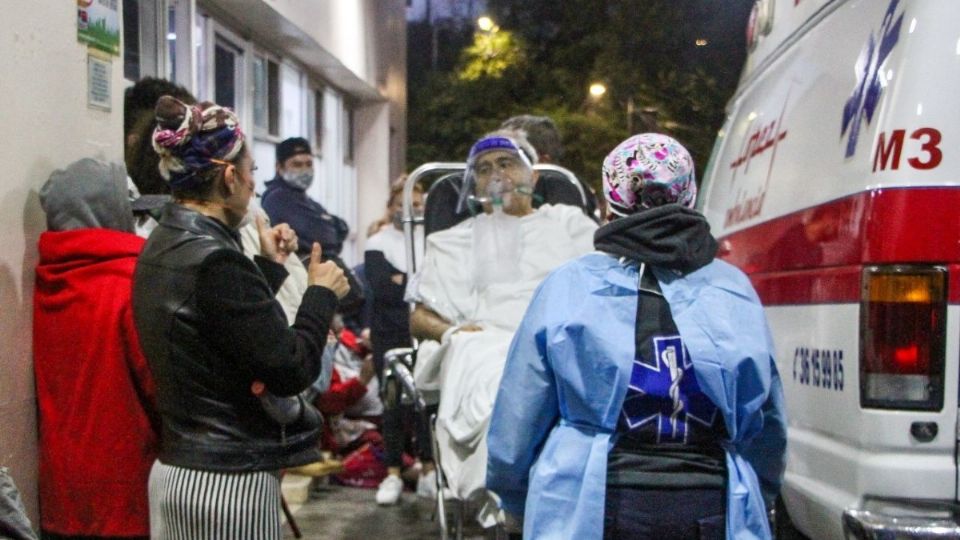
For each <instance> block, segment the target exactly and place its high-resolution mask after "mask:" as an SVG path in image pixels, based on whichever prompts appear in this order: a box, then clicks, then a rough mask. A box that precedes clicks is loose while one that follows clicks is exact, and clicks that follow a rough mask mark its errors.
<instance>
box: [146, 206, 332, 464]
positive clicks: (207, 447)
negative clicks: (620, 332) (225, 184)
mask: <svg viewBox="0 0 960 540" xmlns="http://www.w3.org/2000/svg"><path fill="white" fill-rule="evenodd" d="M285 277H286V271H285V270H284V269H283V267H282V265H279V264H277V263H274V262H272V261H269V260H267V259H262V258H257V259H256V264H254V262H251V261H250V260H249V259H247V258H246V257H244V256H243V253H242V251H241V248H240V242H239V241H238V239H237V237H236V233H235V232H234V231H232V230H231V229H229V228H228V227H227V226H225V225H224V224H223V223H221V222H219V221H218V220H216V219H213V218H210V217H207V216H204V215H202V214H200V213H197V212H195V211H193V210H190V209H188V208H185V207H183V206H180V205H178V204H174V203H170V204H168V205H167V206H166V207H165V208H164V209H163V214H162V216H161V218H160V222H159V225H158V226H157V228H156V229H155V230H154V231H153V233H152V234H151V236H150V238H149V240H148V241H147V243H146V246H145V247H144V251H143V253H142V254H141V255H140V258H139V260H138V262H137V269H136V273H135V275H134V286H133V308H134V317H135V320H136V325H137V331H138V333H139V336H140V343H141V345H142V347H143V352H144V354H145V356H146V358H147V362H148V363H149V365H150V369H151V371H152V372H153V376H154V379H155V381H156V385H157V401H158V406H159V409H160V414H161V418H162V421H163V432H162V437H161V451H160V455H159V459H160V461H161V462H163V463H165V464H168V465H174V466H180V467H187V468H194V469H202V470H213V471H222V472H228V471H262V470H276V469H281V468H285V467H291V466H295V465H301V464H304V463H309V462H312V461H316V460H318V459H319V458H320V455H319V451H318V449H317V440H318V437H319V431H320V430H319V428H320V424H319V417H318V415H316V410H315V409H313V408H312V407H306V408H305V409H304V410H305V414H303V415H302V416H301V418H300V419H299V420H297V421H296V422H294V423H292V424H289V425H287V426H285V427H283V426H280V425H279V424H277V423H276V422H275V421H273V420H271V419H270V417H268V416H267V414H266V413H265V412H264V410H263V408H262V406H261V404H260V402H259V400H258V398H256V397H255V396H254V395H253V394H252V393H251V389H250V388H251V384H252V382H253V381H255V380H260V381H263V382H264V383H265V384H266V386H267V388H268V389H269V390H270V391H271V392H273V393H274V394H278V395H293V394H296V393H297V392H300V391H301V390H303V389H305V388H307V387H308V386H309V385H310V384H311V383H312V382H313V381H314V380H316V378H317V376H318V374H319V373H320V367H321V359H322V356H323V354H322V353H323V347H324V345H325V343H326V338H327V332H328V328H329V324H330V320H331V318H332V316H333V312H334V310H335V309H336V307H337V299H336V296H335V295H334V293H333V292H332V291H330V290H329V289H326V288H323V287H318V286H311V287H308V289H307V292H306V294H305V295H304V298H303V303H302V304H301V306H300V309H299V311H298V313H297V318H296V321H295V322H294V325H293V326H292V327H289V326H287V322H286V319H285V317H284V315H283V311H282V309H281V308H280V305H279V304H277V302H276V301H275V300H274V299H273V294H274V292H275V290H276V288H277V287H279V286H280V284H281V283H282V282H283V279H284V278H285Z"/></svg>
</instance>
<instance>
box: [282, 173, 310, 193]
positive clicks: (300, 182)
mask: <svg viewBox="0 0 960 540" xmlns="http://www.w3.org/2000/svg"><path fill="white" fill-rule="evenodd" d="M280 177H281V178H283V181H284V182H286V183H288V184H290V185H291V186H293V187H295V188H297V189H300V190H306V189H307V188H308V187H310V184H312V183H313V170H312V169H306V170H303V171H298V172H292V171H291V172H285V173H282V174H281V175H280Z"/></svg>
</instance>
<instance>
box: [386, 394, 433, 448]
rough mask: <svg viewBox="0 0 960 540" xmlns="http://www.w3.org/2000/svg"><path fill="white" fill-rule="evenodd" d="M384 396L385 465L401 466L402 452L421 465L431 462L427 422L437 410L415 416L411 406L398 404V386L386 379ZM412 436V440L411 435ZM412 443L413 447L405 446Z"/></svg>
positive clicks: (428, 425)
mask: <svg viewBox="0 0 960 540" xmlns="http://www.w3.org/2000/svg"><path fill="white" fill-rule="evenodd" d="M385 385H386V387H385V391H384V393H383V426H382V433H383V446H384V450H385V452H384V453H385V455H384V464H385V465H386V466H387V467H401V466H403V452H404V451H405V450H407V451H410V452H412V453H415V454H416V455H417V457H419V458H420V459H421V460H424V461H432V460H433V446H432V444H431V439H430V424H429V422H428V421H427V418H429V417H430V415H431V414H433V413H436V412H437V406H436V405H432V406H427V410H426V412H425V413H424V414H420V413H417V412H416V410H414V408H413V406H412V405H402V404H401V403H400V392H399V388H398V386H399V385H398V384H397V383H396V381H395V380H392V379H390V378H387V379H385ZM411 434H414V435H413V437H411V436H410V435H411ZM411 438H412V439H415V441H416V447H415V448H413V447H412V445H409V444H407V443H408V442H409V441H410V440H411Z"/></svg>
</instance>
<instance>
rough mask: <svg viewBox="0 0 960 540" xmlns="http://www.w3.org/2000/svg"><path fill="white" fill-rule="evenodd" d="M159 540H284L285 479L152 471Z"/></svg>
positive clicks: (153, 521) (165, 468)
mask: <svg viewBox="0 0 960 540" xmlns="http://www.w3.org/2000/svg"><path fill="white" fill-rule="evenodd" d="M149 490H150V492H149V497H150V538H152V539H153V540H214V539H223V540H234V539H238V538H243V539H245V540H246V539H250V540H280V539H281V538H282V537H283V533H282V531H281V528H280V512H281V509H280V476H279V474H278V473H276V472H250V473H221V472H212V471H199V470H195V469H184V468H182V467H174V466H171V465H164V464H163V463H160V462H159V461H155V462H154V464H153V469H151V471H150V484H149Z"/></svg>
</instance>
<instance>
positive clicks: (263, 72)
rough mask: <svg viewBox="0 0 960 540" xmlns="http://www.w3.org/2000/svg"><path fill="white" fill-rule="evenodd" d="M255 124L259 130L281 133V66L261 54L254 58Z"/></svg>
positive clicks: (276, 134)
mask: <svg viewBox="0 0 960 540" xmlns="http://www.w3.org/2000/svg"><path fill="white" fill-rule="evenodd" d="M253 125H254V126H255V127H256V129H257V131H258V132H261V133H266V134H267V135H272V136H275V137H276V136H279V135H280V66H279V65H278V64H277V63H276V62H274V61H273V60H270V59H268V58H266V57H264V56H260V55H257V56H255V57H254V58H253Z"/></svg>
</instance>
